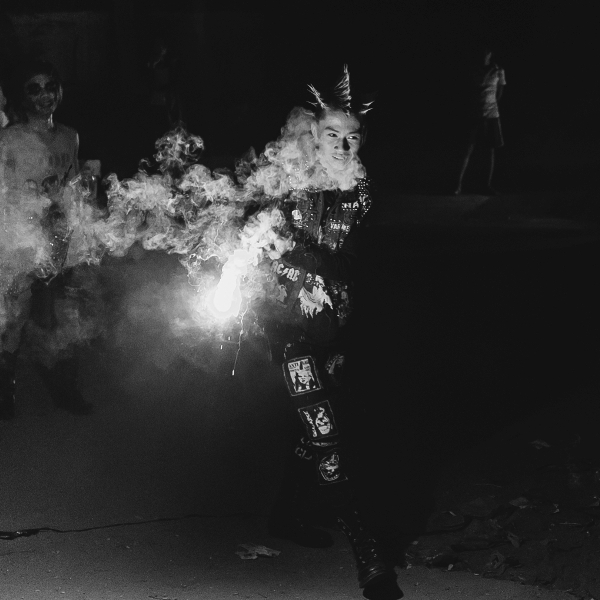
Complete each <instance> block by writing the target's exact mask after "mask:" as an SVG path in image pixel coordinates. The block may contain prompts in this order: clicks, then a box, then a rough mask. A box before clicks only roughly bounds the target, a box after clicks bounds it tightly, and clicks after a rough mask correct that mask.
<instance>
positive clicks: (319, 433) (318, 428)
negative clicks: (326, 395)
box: [298, 400, 338, 440]
mask: <svg viewBox="0 0 600 600" xmlns="http://www.w3.org/2000/svg"><path fill="white" fill-rule="evenodd" d="M298 414H299V415H300V418H301V419H302V422H303V423H304V426H305V427H306V431H307V432H308V435H309V436H310V437H311V439H312V440H320V439H322V438H328V437H331V436H332V435H336V434H337V433H338V428H337V425H336V424H335V421H334V419H333V411H332V410H331V406H330V405H329V400H324V401H323V402H319V403H317V404H313V405H312V406H305V407H304V408H299V409H298Z"/></svg>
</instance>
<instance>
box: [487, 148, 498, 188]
mask: <svg viewBox="0 0 600 600" xmlns="http://www.w3.org/2000/svg"><path fill="white" fill-rule="evenodd" d="M495 157H496V154H495V151H494V148H490V170H489V172H488V192H490V193H491V194H494V195H495V194H497V193H498V192H497V191H496V190H495V189H494V188H493V187H492V176H493V175H494V163H495Z"/></svg>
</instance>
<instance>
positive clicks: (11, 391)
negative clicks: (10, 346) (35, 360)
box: [0, 352, 17, 421]
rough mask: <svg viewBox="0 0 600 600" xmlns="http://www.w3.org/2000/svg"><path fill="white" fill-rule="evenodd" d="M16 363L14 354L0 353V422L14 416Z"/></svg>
mask: <svg viewBox="0 0 600 600" xmlns="http://www.w3.org/2000/svg"><path fill="white" fill-rule="evenodd" d="M16 362H17V355H16V354H15V353H12V352H2V353H0V420H2V421H8V420H9V419H12V418H13V417H14V416H15V392H16V377H15V366H16Z"/></svg>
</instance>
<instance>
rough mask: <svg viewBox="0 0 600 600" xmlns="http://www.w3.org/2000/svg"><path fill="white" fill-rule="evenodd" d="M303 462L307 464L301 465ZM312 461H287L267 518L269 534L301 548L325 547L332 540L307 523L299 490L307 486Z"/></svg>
mask: <svg viewBox="0 0 600 600" xmlns="http://www.w3.org/2000/svg"><path fill="white" fill-rule="evenodd" d="M304 462H307V463H308V464H306V465H305V464H303V463H304ZM311 463H312V460H311V461H304V460H303V459H301V458H299V457H298V456H295V455H294V456H292V457H290V459H289V460H288V464H287V466H286V470H285V473H284V477H283V482H282V485H281V489H280V492H279V495H278V497H277V500H276V501H275V504H274V505H273V508H272V510H271V514H270V515H269V523H268V531H269V535H271V536H273V537H275V538H279V539H284V540H290V541H291V542H294V543H295V544H298V545H299V546H304V547H305V548H329V547H330V546H333V538H332V537H331V535H330V534H329V533H327V532H326V531H324V530H323V529H319V528H317V527H314V525H312V524H311V523H310V521H309V515H308V512H307V511H306V506H305V502H304V500H303V494H302V490H303V488H304V487H305V486H308V485H310V480H309V479H308V478H309V477H311V476H312V468H311V467H312V464H311Z"/></svg>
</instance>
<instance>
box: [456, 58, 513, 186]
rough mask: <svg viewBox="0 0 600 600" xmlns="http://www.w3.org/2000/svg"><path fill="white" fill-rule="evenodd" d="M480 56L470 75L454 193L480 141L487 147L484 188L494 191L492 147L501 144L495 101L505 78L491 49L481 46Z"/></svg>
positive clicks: (493, 150)
mask: <svg viewBox="0 0 600 600" xmlns="http://www.w3.org/2000/svg"><path fill="white" fill-rule="evenodd" d="M481 59H482V62H481V64H480V65H479V66H478V67H477V68H476V70H475V71H474V72H473V75H472V81H471V85H472V88H471V97H470V104H471V108H470V119H469V138H468V143H467V149H466V152H465V154H464V157H463V160H462V164H461V169H460V174H459V177H458V186H457V188H456V190H455V192H454V193H455V194H456V195H459V194H461V193H462V183H463V177H464V175H465V171H466V170H467V165H468V164H469V159H470V158H471V154H472V153H473V149H474V148H475V145H476V144H477V143H478V142H482V143H484V144H485V145H486V146H487V147H488V150H489V155H488V161H489V162H488V178H487V192H488V193H490V194H497V193H498V192H497V191H496V190H495V189H494V188H493V187H492V176H493V174H494V159H495V154H494V153H495V149H496V148H501V147H502V146H503V145H504V140H503V139H502V129H501V127H500V113H499V112H498V102H499V101H500V98H501V97H502V91H503V89H504V86H505V85H506V78H505V75H504V69H502V68H500V67H499V66H498V65H497V64H496V63H494V62H492V52H491V50H489V49H488V48H486V49H484V51H483V52H482V56H481Z"/></svg>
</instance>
